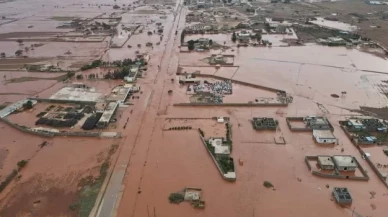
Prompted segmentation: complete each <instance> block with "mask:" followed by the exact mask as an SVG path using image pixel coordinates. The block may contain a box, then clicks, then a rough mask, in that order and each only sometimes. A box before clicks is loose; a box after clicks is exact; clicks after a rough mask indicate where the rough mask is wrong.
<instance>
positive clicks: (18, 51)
mask: <svg viewBox="0 0 388 217" xmlns="http://www.w3.org/2000/svg"><path fill="white" fill-rule="evenodd" d="M22 54H23V51H22V50H17V51H16V52H15V55H16V56H17V57H20V56H21V55H22Z"/></svg>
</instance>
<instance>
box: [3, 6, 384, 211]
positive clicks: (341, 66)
mask: <svg viewBox="0 0 388 217" xmlns="http://www.w3.org/2000/svg"><path fill="white" fill-rule="evenodd" d="M15 2H17V1H15ZM44 2H45V1H36V3H37V4H39V5H41V4H42V5H43V4H45V5H46V6H45V7H43V6H42V8H41V9H39V10H38V11H35V12H34V13H32V12H29V11H28V10H27V9H28V7H26V6H23V7H20V8H19V9H20V11H22V12H23V13H25V14H24V15H25V17H28V16H33V15H34V14H36V15H34V16H33V19H32V20H28V21H29V22H31V23H32V24H28V22H26V23H24V24H23V25H37V24H35V21H36V20H41V19H43V20H48V21H47V29H51V30H52V28H51V27H53V26H54V25H58V24H60V23H62V21H61V22H59V21H58V20H55V19H49V18H48V17H52V16H51V14H50V13H49V11H50V10H58V11H60V10H59V9H53V8H55V7H54V5H52V4H53V3H44ZM151 2H152V1H151ZM166 2H167V1H166ZM75 3H78V2H76V1H71V2H66V3H57V4H58V5H59V7H62V6H63V7H65V6H66V5H69V4H70V5H72V4H75ZM94 3H98V4H107V3H106V2H104V1H102V0H98V1H97V2H93V3H92V2H91V3H90V4H91V5H88V6H87V4H86V3H84V5H83V6H82V5H79V6H78V5H75V6H74V5H73V6H74V7H76V8H77V10H78V11H77V12H72V10H70V9H68V10H67V11H66V10H65V11H61V12H58V13H57V16H77V17H81V18H82V17H84V18H85V17H94V16H97V15H100V14H102V13H105V12H110V11H112V6H111V5H110V6H106V7H101V8H100V9H97V8H98V7H97V6H93V4H94ZM130 3H131V4H132V3H133V2H130ZM14 4H16V3H12V4H10V5H8V4H7V6H6V7H5V8H2V9H0V11H3V12H4V11H5V10H9V13H7V17H9V19H13V18H15V19H23V18H24V16H22V15H20V14H17V15H14V16H13V15H12V13H13V11H17V8H14V7H15V6H14ZM88 4H89V3H88ZM112 4H113V2H112ZM117 4H119V5H120V6H121V5H122V4H128V2H125V1H119V0H118V2H117ZM150 4H153V3H150ZM166 4H167V3H166ZM16 5H17V4H16ZM48 5H50V9H46V7H48ZM170 7H171V8H172V9H171V10H170V9H166V8H167V6H165V7H163V9H160V11H158V10H157V9H155V8H152V7H151V6H150V5H146V6H141V7H139V8H137V9H133V11H132V10H131V13H124V14H122V15H123V16H122V17H123V18H122V19H123V23H124V24H128V25H130V24H134V23H137V22H141V21H142V22H144V23H147V25H144V28H143V29H142V30H143V33H140V31H138V32H136V33H135V34H133V35H131V37H130V38H129V39H128V40H127V41H126V40H124V39H125V37H126V35H125V36H120V37H119V38H118V39H117V43H118V44H120V45H121V44H122V45H123V46H122V47H121V48H111V49H106V46H107V45H108V43H109V40H108V39H107V40H105V41H103V42H99V43H90V44H86V45H85V44H77V43H57V42H50V43H45V45H44V46H42V47H40V48H37V49H36V53H32V52H31V57H34V58H40V57H42V58H43V57H50V56H51V57H53V56H55V58H57V57H56V56H58V58H57V59H56V60H55V63H57V62H60V61H64V62H63V63H60V64H62V65H63V66H64V67H70V66H71V65H72V64H74V65H82V64H83V61H87V60H92V59H96V58H99V57H100V56H101V57H102V59H103V60H105V61H113V60H119V59H125V58H132V59H133V58H134V57H135V56H136V54H137V53H140V54H141V53H148V54H149V55H150V61H149V62H148V65H147V68H148V69H147V71H146V72H145V76H144V77H143V78H141V79H138V81H137V83H138V84H139V85H141V89H142V93H137V94H136V96H139V99H136V100H133V101H131V103H133V104H134V105H131V106H130V108H127V109H125V108H120V110H119V112H120V116H122V117H121V118H120V119H119V120H118V121H117V126H118V127H117V129H115V131H117V132H120V133H121V134H122V136H123V138H122V139H121V140H114V141H112V140H103V139H70V138H55V139H50V144H52V145H51V146H49V147H48V148H47V149H43V150H42V151H39V154H38V155H37V156H38V157H36V158H32V157H31V156H33V155H34V153H36V152H37V150H38V145H39V143H41V142H42V141H43V139H41V138H38V137H34V136H29V135H25V134H22V133H20V132H17V131H15V130H14V129H11V128H9V127H7V126H6V125H4V124H3V123H1V124H0V128H1V129H2V135H3V136H4V138H5V139H4V143H2V145H0V154H1V156H7V158H6V161H0V165H2V166H3V169H2V170H1V173H0V175H1V177H4V176H6V175H7V174H8V173H9V172H10V171H12V169H13V168H14V166H15V165H16V163H17V162H18V161H20V160H21V159H29V158H31V159H33V160H32V161H31V164H29V168H27V169H26V170H25V171H26V172H25V173H23V179H22V181H23V183H24V181H28V180H30V179H32V178H33V177H34V174H35V173H39V174H45V175H47V176H48V177H49V178H50V179H53V180H58V186H60V187H63V188H64V189H68V191H69V192H70V193H69V195H70V196H69V197H66V198H65V197H63V198H65V199H63V201H61V200H58V201H57V200H55V201H53V202H52V203H57V202H58V203H61V202H62V206H60V208H59V209H60V210H61V212H62V214H63V216H75V215H76V213H75V212H71V211H69V204H70V203H71V202H72V200H74V198H75V197H76V196H75V192H76V191H77V181H78V180H79V179H78V178H77V177H79V176H81V175H80V174H84V175H85V176H86V175H89V174H95V173H96V171H97V170H98V168H97V167H96V165H97V164H98V163H101V159H102V158H101V156H100V155H102V154H100V153H102V152H104V151H106V150H107V149H108V147H109V146H110V145H111V144H112V143H116V144H119V149H118V151H117V153H118V156H117V158H114V159H113V160H112V162H111V165H112V167H113V173H112V175H111V176H108V177H107V179H108V180H109V182H108V185H107V187H106V189H105V188H104V187H103V190H102V192H103V193H104V194H103V197H102V200H101V201H99V200H98V201H97V203H98V205H99V206H96V208H95V209H94V210H93V216H98V217H114V216H117V217H128V216H131V217H144V216H150V215H151V216H152V215H155V216H156V215H157V216H168V217H178V216H179V217H181V216H187V217H194V216H204V217H215V216H225V217H236V216H238V217H240V216H289V217H300V216H316V217H327V216H336V217H337V216H344V217H350V216H354V215H353V213H352V212H353V211H354V212H355V213H356V214H359V216H364V217H366V216H375V217H376V216H377V217H385V214H386V209H385V206H386V204H387V203H388V196H387V189H386V188H385V187H384V186H383V184H382V183H381V182H380V180H378V178H377V176H376V175H375V174H374V173H373V170H372V169H371V168H370V167H369V165H368V164H367V163H366V162H365V161H364V160H363V159H362V158H361V157H360V155H359V152H358V151H357V149H356V148H355V147H354V146H353V144H352V143H351V141H350V140H349V139H348V138H347V137H346V136H345V134H344V133H343V132H342V130H341V128H340V127H339V124H338V121H340V120H344V119H345V118H346V117H350V116H353V115H356V116H357V115H359V114H357V113H352V112H349V111H348V109H358V108H359V107H360V106H365V105H368V106H376V107H382V106H385V105H386V104H387V103H388V99H387V96H386V92H387V93H388V87H387V85H384V82H383V81H387V80H388V63H387V60H386V59H383V58H380V57H376V56H373V55H371V54H367V53H363V52H361V51H360V50H358V49H352V50H350V49H346V48H341V47H336V48H333V47H324V46H318V45H315V44H307V45H306V46H300V47H280V45H284V44H283V42H282V39H284V38H285V36H283V35H265V36H263V38H264V39H268V40H270V41H273V42H274V46H273V47H271V48H270V47H247V48H243V47H241V48H236V45H235V44H234V43H233V42H232V41H231V37H230V35H228V34H215V35H191V36H187V38H186V39H185V40H186V41H187V40H191V39H198V38H200V37H209V38H211V39H212V40H214V41H215V42H217V43H219V44H223V42H224V41H225V42H226V43H225V44H226V45H230V46H231V47H232V48H230V49H225V50H213V51H210V52H204V53H194V52H193V53H180V49H179V45H180V33H181V31H182V30H183V29H184V26H185V15H186V14H187V13H188V12H189V10H188V9H187V8H186V7H184V6H183V1H181V0H179V1H177V2H176V3H175V2H174V4H173V5H170ZM97 10H98V11H97ZM169 10H170V11H169ZM80 11H83V12H84V13H80ZM132 12H134V13H132ZM39 13H40V14H39ZM38 15H39V16H38ZM56 19H59V18H56ZM62 19H65V18H63V17H62ZM34 20H35V21H34ZM132 21H133V22H132ZM15 22H16V21H15ZM157 22H161V24H160V26H163V38H160V36H159V35H157V34H153V32H154V31H155V30H157V29H158V27H157V24H156V23H157ZM16 26H17V23H15V24H14V25H9V26H8V25H5V26H4V27H5V29H2V28H0V33H3V31H4V33H6V32H9V31H10V29H11V28H16ZM120 28H121V27H120ZM34 29H35V27H34V28H31V29H30V31H33V30H34ZM37 30H39V31H43V30H45V27H44V25H41V26H36V29H35V31H37ZM58 31H60V30H58ZM148 31H150V32H151V33H152V35H149V34H148ZM175 32H177V34H175ZM115 40H116V39H115ZM147 42H151V43H152V44H153V45H152V46H148V47H147V46H146V43H147ZM25 43H26V44H27V45H29V42H25ZM158 43H160V44H159V45H157V44H158ZM139 45H140V46H139ZM18 46H19V45H18V44H17V43H16V42H13V44H11V45H9V44H7V42H0V47H4V52H6V53H7V55H8V54H9V55H13V53H14V50H15V49H17V48H18ZM67 51H70V53H72V55H69V56H65V57H63V55H64V53H66V52H67ZM213 53H214V54H219V53H222V54H233V55H235V57H234V65H233V67H220V68H219V69H216V68H215V67H213V66H208V65H207V63H206V62H205V61H204V59H205V58H207V57H209V56H210V55H211V54H213ZM53 61H54V60H53ZM179 66H181V67H182V70H183V71H187V72H189V73H190V72H194V71H196V70H200V71H201V73H203V74H214V75H217V76H221V77H225V78H231V79H236V80H241V81H244V82H249V83H254V84H259V85H263V86H267V87H271V88H277V89H281V90H285V91H287V93H289V94H291V95H292V96H293V98H294V101H293V103H291V104H289V106H288V107H253V108H248V107H200V108H196V107H175V106H173V104H174V103H179V102H187V101H188V99H187V95H186V94H185V86H183V85H179V84H178V82H172V81H171V79H175V81H176V80H178V79H177V76H176V74H175V73H176V72H177V69H178V67H179ZM106 72H107V71H106V70H104V69H99V68H96V69H91V70H87V71H83V72H77V74H83V75H85V76H86V75H88V74H91V73H97V74H100V75H102V74H104V73H106ZM18 73H19V74H18ZM31 74H32V73H27V72H14V71H12V72H11V71H10V72H8V71H4V72H2V73H0V78H1V77H2V76H6V77H7V78H8V77H10V78H11V77H12V78H20V77H26V76H32V75H31ZM33 75H34V76H35V77H41V78H51V76H54V75H51V74H49V75H47V74H40V73H36V74H35V73H34V74H33ZM55 75H56V74H55ZM78 82H83V83H85V84H87V85H89V86H93V87H95V88H96V89H98V90H99V91H100V92H101V93H102V94H108V93H110V91H111V89H112V88H113V87H115V86H117V85H120V84H122V82H121V81H111V80H109V81H105V80H97V81H95V80H88V79H82V80H78ZM21 84H22V85H21ZM65 85H66V84H64V83H57V82H54V81H51V80H36V81H25V82H23V83H18V84H16V83H15V84H13V83H10V84H6V85H5V84H3V83H2V84H1V86H0V92H1V93H7V94H10V93H14V94H15V93H18V94H21V95H18V94H16V95H13V94H10V95H0V101H1V102H12V101H16V100H18V99H22V98H25V96H24V94H29V95H31V94H35V93H36V94H39V96H40V97H49V96H50V95H51V94H52V93H54V92H56V91H57V90H59V89H60V88H61V87H63V86H65ZM169 90H172V91H173V93H172V94H168V91H169ZM344 91H345V92H346V94H343V95H342V94H341V93H342V92H344ZM332 94H337V95H339V96H340V97H338V98H333V97H332V96H331V95H332ZM274 97H276V93H274V92H269V91H266V90H259V89H254V88H251V87H249V88H248V87H245V86H243V85H236V86H235V90H234V94H233V95H229V96H226V97H225V102H248V101H254V100H255V99H260V98H274ZM38 108H39V107H38ZM35 113H36V111H34V112H31V114H35ZM307 115H323V116H325V117H327V118H328V119H329V120H330V121H331V123H332V125H333V126H334V128H335V130H334V135H335V136H336V137H337V138H338V139H339V145H336V146H330V147H324V146H318V145H317V144H316V143H315V142H314V141H313V140H312V135H311V133H295V132H291V131H290V130H289V129H288V126H287V123H286V121H285V117H287V116H307ZM217 116H225V117H230V118H231V124H232V135H233V144H234V146H233V152H232V157H234V159H235V161H237V159H239V158H241V159H243V160H244V165H237V162H236V172H237V181H236V182H235V183H229V182H226V181H225V180H223V179H222V178H221V177H220V175H219V173H218V171H217V168H216V167H215V166H214V163H213V162H212V160H211V158H209V155H208V153H207V151H206V149H205V147H204V146H203V144H202V143H201V140H200V138H199V135H198V132H197V131H195V130H187V131H164V130H163V129H164V128H165V127H166V126H168V124H171V123H170V122H168V120H167V118H174V117H175V118H212V117H217ZM26 117H28V113H26V114H23V115H20V117H18V118H20V119H19V121H20V123H24V121H29V123H33V122H32V121H30V120H21V119H25V118H26ZM253 117H273V118H275V119H276V120H278V121H279V131H278V132H258V131H255V130H253V129H252V126H251V123H250V120H251V119H252V118H253ZM34 118H35V117H34ZM126 120H128V125H126ZM178 124H180V125H186V124H191V122H190V121H187V122H184V123H178ZM124 126H126V127H124ZM200 126H202V125H200ZM217 127H218V128H217ZM217 127H215V128H213V129H210V130H214V131H217V132H216V133H214V134H212V133H209V135H215V136H219V135H220V134H222V133H224V132H223V131H222V126H221V127H220V126H217ZM205 128H206V127H204V130H205V131H207V128H206V129H205ZM210 130H209V131H210ZM209 135H208V136H209ZM278 135H282V136H283V137H284V138H285V140H286V144H285V145H276V144H275V142H274V137H275V136H278ZM13 138H20V139H13ZM31 144H32V145H31ZM7 149H8V150H9V153H8V154H7V151H6V150H7ZM341 149H344V152H342V151H341ZM378 151H379V150H377V149H376V150H375V149H370V153H372V154H373V156H374V157H375V159H376V162H378V163H382V164H384V163H385V164H386V162H387V161H386V159H383V157H384V155H383V154H382V153H379V152H378ZM323 154H327V155H339V154H349V155H353V156H355V157H356V158H357V160H358V161H359V162H360V163H361V165H362V166H363V167H364V169H366V170H367V171H368V174H369V176H370V180H369V181H368V182H363V181H350V180H334V179H323V178H320V177H316V176H314V175H312V174H311V172H310V171H309V170H308V168H307V166H306V164H305V162H304V157H305V156H306V155H323ZM64 162H65V163H64ZM96 162H97V163H96ZM42 165H43V166H42ZM72 167H74V168H75V169H70V168H72ZM85 171H87V172H85ZM384 171H386V170H384ZM61 178H62V182H60V180H61ZM264 181H270V182H271V183H273V185H274V186H275V189H274V190H273V189H267V188H265V187H264V186H263V182H264ZM34 183H36V186H38V184H39V182H38V181H36V180H35V182H34ZM15 185H16V184H15ZM327 185H328V186H329V187H326V186H327ZM50 186H55V185H54V184H52V185H50ZM33 187H35V185H33ZM184 187H199V188H202V189H203V191H204V196H203V199H204V200H205V201H206V208H205V209H204V210H198V209H194V208H193V207H192V206H191V205H190V204H188V203H187V204H185V203H182V204H180V205H174V204H170V203H169V201H168V196H169V194H170V193H172V192H176V191H179V190H181V189H183V188H184ZM333 187H347V188H348V189H349V191H350V192H351V194H352V197H353V199H354V200H353V204H352V206H350V207H348V208H343V207H340V206H338V205H337V204H336V203H335V202H334V201H333V200H332V197H331V191H332V189H333ZM31 189H33V188H31ZM371 191H374V192H376V196H375V198H373V199H370V192H371ZM54 193H55V192H54ZM25 194H30V195H31V192H30V191H27V190H25V189H24V190H23V191H21V193H20V194H15V195H18V196H17V197H12V199H14V200H15V201H18V200H17V198H19V199H20V198H21V197H23V195H25ZM53 195H55V194H53ZM1 196H2V197H3V196H6V194H1ZM36 197H37V196H36ZM15 198H16V199H15ZM34 198H35V196H34ZM34 198H32V199H31V200H33V199H34ZM47 198H49V199H51V198H53V197H47ZM20 201H21V202H18V203H14V205H11V206H10V207H11V210H10V211H9V212H8V216H12V215H13V214H15V213H17V207H18V206H20V207H23V209H25V207H24V206H22V205H23V203H24V202H25V200H20ZM29 201H30V200H29ZM29 201H27V202H25V203H26V204H28V203H30V202H29ZM50 205H51V204H50ZM26 206H27V205H26ZM372 207H375V209H372ZM27 208H28V207H27ZM27 208H26V209H27ZM48 213H49V214H51V213H50V212H48ZM39 214H40V213H39ZM46 214H47V213H46ZM53 215H54V214H53ZM13 216H16V215H13ZM41 216H42V217H45V216H48V214H47V215H44V214H41Z"/></svg>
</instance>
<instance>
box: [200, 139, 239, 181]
mask: <svg viewBox="0 0 388 217" xmlns="http://www.w3.org/2000/svg"><path fill="white" fill-rule="evenodd" d="M199 137H200V138H201V141H202V143H203V145H204V146H205V149H206V150H207V152H208V153H209V155H210V157H211V158H212V159H213V162H214V164H215V165H216V167H217V169H218V171H219V172H220V173H221V176H222V178H223V179H225V180H227V181H230V182H234V181H236V178H229V177H226V176H225V174H224V172H223V171H222V169H221V167H220V166H219V165H218V162H217V160H216V159H215V158H214V156H213V154H212V153H211V152H210V150H209V149H208V148H207V145H206V141H205V139H204V138H203V137H202V136H201V134H200V133H199ZM234 169H235V170H236V167H235V168H234Z"/></svg>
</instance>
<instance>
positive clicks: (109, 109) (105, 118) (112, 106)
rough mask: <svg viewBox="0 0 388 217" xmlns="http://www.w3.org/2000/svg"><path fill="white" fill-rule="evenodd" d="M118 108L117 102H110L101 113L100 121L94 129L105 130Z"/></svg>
mask: <svg viewBox="0 0 388 217" xmlns="http://www.w3.org/2000/svg"><path fill="white" fill-rule="evenodd" d="M118 106H119V103H118V102H110V103H109V104H108V105H107V106H106V108H105V110H104V112H103V113H102V115H101V118H100V120H99V121H98V122H97V124H96V127H97V128H100V129H101V128H106V127H107V126H108V125H109V122H110V121H111V120H112V117H113V115H114V113H115V112H116V110H117V108H118Z"/></svg>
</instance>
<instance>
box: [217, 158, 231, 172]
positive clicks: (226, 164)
mask: <svg viewBox="0 0 388 217" xmlns="http://www.w3.org/2000/svg"><path fill="white" fill-rule="evenodd" d="M217 161H218V164H219V165H220V167H221V170H222V171H223V172H224V174H226V173H228V172H234V163H233V158H230V157H220V158H218V159H217Z"/></svg>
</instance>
